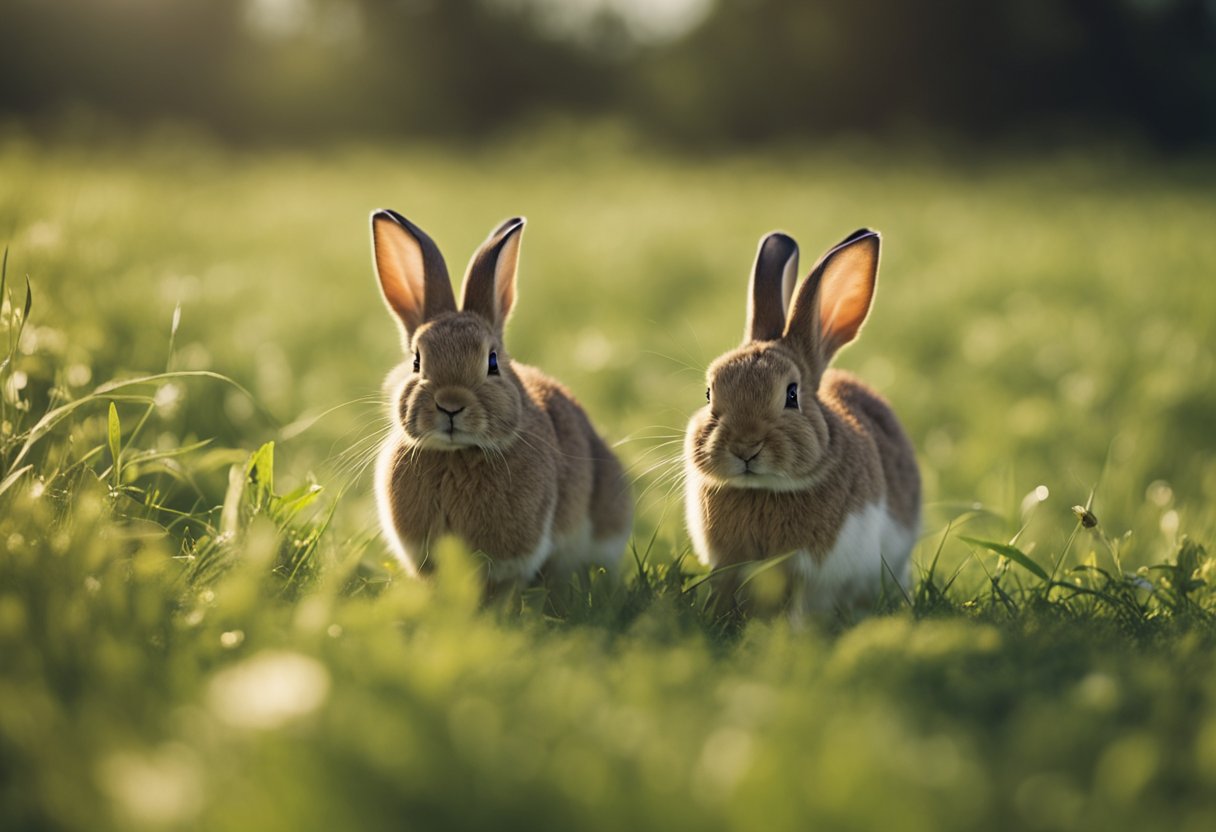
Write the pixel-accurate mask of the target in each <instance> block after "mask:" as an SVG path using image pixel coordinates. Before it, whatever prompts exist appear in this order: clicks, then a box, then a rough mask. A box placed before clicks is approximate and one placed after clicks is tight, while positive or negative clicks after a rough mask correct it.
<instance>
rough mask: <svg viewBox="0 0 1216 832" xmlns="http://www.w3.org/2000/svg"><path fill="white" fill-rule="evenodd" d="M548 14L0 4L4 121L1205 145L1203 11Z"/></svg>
mask: <svg viewBox="0 0 1216 832" xmlns="http://www.w3.org/2000/svg"><path fill="white" fill-rule="evenodd" d="M561 2H562V0H0V31H2V32H3V33H4V40H3V42H4V46H3V48H0V117H3V118H5V119H10V120H11V119H14V118H19V119H23V120H27V121H31V120H32V121H34V122H38V121H45V120H51V121H53V120H54V119H56V118H59V117H61V116H62V115H63V114H64V113H71V112H74V111H78V110H84V111H93V112H99V113H104V114H107V115H111V116H114V117H117V118H119V119H121V120H123V121H128V122H132V123H140V122H145V121H152V120H159V119H165V118H169V119H181V120H186V121H191V122H198V123H201V124H203V125H205V126H207V127H208V128H209V129H211V130H213V131H214V132H216V133H217V134H219V135H221V136H225V137H227V138H230V139H235V140H248V139H258V140H263V139H265V140H282V139H291V140H304V141H308V140H314V139H321V138H327V137H334V136H350V135H368V136H386V135H387V136H422V137H428V136H429V137H458V138H465V137H468V138H480V137H483V136H487V135H493V134H494V133H496V132H497V131H500V130H502V129H504V128H510V127H513V126H517V125H518V124H520V123H522V122H526V121H528V120H529V119H535V118H537V117H541V116H545V115H552V114H556V115H562V116H570V117H574V118H580V117H587V116H603V117H609V118H621V119H624V120H627V121H630V122H632V123H634V124H635V125H636V126H637V127H638V129H639V130H640V131H641V132H642V133H644V134H648V135H652V136H656V137H660V138H663V139H665V140H669V141H673V142H678V143H683V144H691V145H697V146H714V145H724V144H738V143H749V142H760V141H770V140H787V139H799V140H801V139H814V138H817V137H824V136H832V135H834V134H842V133H847V134H858V133H861V134H872V135H878V136H882V135H895V134H899V133H901V132H907V131H916V132H921V133H929V134H939V133H940V134H942V135H949V136H962V137H966V138H971V139H975V140H980V141H988V140H994V139H995V140H1004V139H1008V138H1026V137H1033V136H1035V135H1051V134H1057V133H1060V132H1062V131H1063V132H1070V133H1074V134H1081V135H1087V134H1101V135H1104V136H1108V135H1110V134H1112V133H1115V134H1122V135H1127V136H1131V137H1135V138H1137V139H1144V140H1148V141H1151V142H1153V143H1155V144H1158V145H1161V146H1165V147H1175V146H1186V145H1191V146H1195V145H1200V146H1210V145H1212V144H1214V143H1216V0H992V1H991V2H976V0H915V2H909V0H717V2H716V3H710V4H709V6H708V10H707V12H706V14H705V15H704V16H703V17H702V19H701V20H700V21H699V22H698V23H696V25H694V26H692V27H691V28H689V29H688V30H687V31H685V32H683V33H681V34H679V35H678V36H675V37H672V38H668V39H665V40H661V41H658V42H655V41H650V40H646V39H640V38H638V37H637V36H636V35H635V29H634V28H633V27H631V26H630V24H629V20H628V19H627V17H626V13H625V12H624V11H622V10H621V9H620V8H617V7H614V6H613V5H611V4H610V3H606V4H604V5H603V6H602V7H600V10H599V12H598V13H596V14H593V15H590V16H588V17H587V18H586V20H585V21H584V25H583V26H582V27H581V28H580V29H579V30H578V31H577V32H572V31H571V30H570V29H568V28H565V29H559V28H558V27H555V26H554V25H552V22H553V11H554V9H555V8H556V4H560V3H561ZM584 2H585V0H584ZM655 2H656V3H657V2H661V0H655ZM642 5H644V4H642ZM634 8H635V10H636V9H637V8H641V6H640V5H639V4H634ZM635 13H636V11H635Z"/></svg>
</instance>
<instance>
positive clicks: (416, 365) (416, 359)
mask: <svg viewBox="0 0 1216 832" xmlns="http://www.w3.org/2000/svg"><path fill="white" fill-rule="evenodd" d="M420 370H422V359H421V358H419V357H418V352H417V350H415V351H414V372H415V373H417V372H419V371H420Z"/></svg>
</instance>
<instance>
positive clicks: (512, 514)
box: [372, 211, 632, 583]
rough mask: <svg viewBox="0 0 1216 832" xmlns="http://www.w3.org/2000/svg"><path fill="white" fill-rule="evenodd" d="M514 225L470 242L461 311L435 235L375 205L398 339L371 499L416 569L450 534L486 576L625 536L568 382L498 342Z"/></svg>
mask: <svg viewBox="0 0 1216 832" xmlns="http://www.w3.org/2000/svg"><path fill="white" fill-rule="evenodd" d="M523 227H524V221H523V219H520V218H516V219H510V220H507V221H506V222H504V223H502V224H501V225H500V226H499V227H498V228H497V229H495V230H494V232H493V233H492V234H491V235H490V237H489V238H488V239H487V240H486V242H485V243H484V244H483V245H482V246H481V247H480V248H479V249H478V250H477V252H476V253H475V254H474V255H473V259H472V261H471V262H470V263H469V268H468V272H467V274H466V275H465V280H464V286H463V290H462V298H461V305H460V308H459V309H457V307H456V300H455V297H454V295H453V293H452V286H451V283H450V281H449V279H448V272H447V265H446V264H445V262H444V259H443V256H442V255H441V254H440V253H439V249H438V248H437V247H436V245H435V243H434V242H433V241H432V240H431V238H430V237H428V236H427V235H426V234H425V233H423V231H422V230H421V229H419V228H418V227H417V226H415V225H414V224H413V223H411V222H410V221H409V220H407V219H405V218H404V217H402V216H401V215H400V214H397V213H395V212H393V211H377V212H375V213H374V214H373V215H372V243H373V249H374V258H375V267H376V274H377V277H378V278H379V281H380V288H381V291H382V293H383V296H384V300H385V302H386V303H387V305H388V307H389V309H390V311H391V312H392V313H393V314H394V315H395V316H396V318H397V320H398V322H399V323H400V325H401V328H402V335H403V344H404V346H405V349H406V362H405V363H404V364H403V365H402V366H401V367H400V368H398V370H397V371H395V372H394V374H393V376H391V377H390V378H391V379H392V383H393V388H394V389H393V390H392V413H391V419H392V425H393V427H392V432H391V434H390V436H389V438H388V439H387V440H386V441H385V443H384V445H383V447H382V449H381V452H380V457H379V461H378V464H377V466H376V497H377V501H378V504H379V509H380V519H381V525H382V527H383V530H384V534H385V536H386V538H387V539H388V541H389V543H390V544H391V546H392V548H393V550H394V551H395V553H396V554H397V555H398V557H399V558H400V560H401V563H402V564H403V565H404V566H405V568H406V570H407V571H409V572H410V573H411V574H418V573H420V572H426V571H428V570H429V567H430V565H431V561H430V557H429V556H430V549H431V547H432V546H433V545H434V544H435V542H436V541H437V540H438V539H439V538H440V537H443V536H445V535H453V536H455V537H457V538H458V539H460V540H461V541H463V542H464V544H465V545H467V546H468V547H469V548H470V549H473V550H476V551H478V552H480V553H482V554H483V555H485V557H486V558H487V561H488V567H489V569H488V572H489V574H488V580H489V581H490V582H491V583H498V582H504V581H516V580H518V581H529V580H531V579H533V578H534V577H535V576H536V574H537V573H538V572H539V571H540V569H541V568H542V567H546V566H548V567H550V568H553V569H557V570H569V569H573V568H576V567H579V566H581V565H584V564H593V563H594V564H600V565H605V566H613V565H614V564H615V563H616V561H617V560H619V558H620V556H621V554H622V552H623V551H624V547H625V542H626V539H627V538H628V536H629V531H630V526H631V521H632V504H631V498H630V489H629V486H628V483H627V482H626V481H625V478H624V472H623V471H622V468H621V466H620V463H619V462H618V461H617V459H616V457H615V456H614V455H613V453H612V451H611V450H610V449H609V448H608V446H607V445H606V444H605V443H604V441H603V439H601V438H600V436H599V434H597V433H596V431H595V429H594V428H593V427H592V425H591V422H590V420H589V419H588V418H587V415H586V414H585V413H584V412H583V409H582V408H581V407H580V406H579V404H578V403H577V402H576V401H575V400H574V398H573V397H572V396H571V395H570V393H569V391H567V390H566V389H565V388H564V387H562V386H561V385H560V384H558V383H557V382H556V381H553V380H552V379H550V378H548V377H547V376H545V375H544V374H543V373H541V372H540V371H539V370H536V369H534V368H532V367H528V366H525V365H523V364H519V363H516V362H515V361H513V360H511V358H510V356H509V355H508V353H507V351H506V347H505V346H504V343H503V328H504V326H505V324H506V320H507V316H508V315H510V313H511V309H512V307H513V306H514V303H515V278H516V266H517V264H518V260H519V250H520V239H521V235H522V232H523Z"/></svg>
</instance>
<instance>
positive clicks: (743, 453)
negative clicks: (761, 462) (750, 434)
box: [730, 442, 764, 462]
mask: <svg viewBox="0 0 1216 832" xmlns="http://www.w3.org/2000/svg"><path fill="white" fill-rule="evenodd" d="M763 449H764V443H763V442H749V443H740V444H738V445H735V446H734V447H732V448H731V449H730V452H731V453H732V454H734V455H735V456H737V457H739V459H741V460H743V461H744V462H751V461H752V460H754V459H755V458H756V457H758V456H760V451H762V450H763Z"/></svg>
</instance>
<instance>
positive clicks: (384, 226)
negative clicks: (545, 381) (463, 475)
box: [372, 210, 524, 451]
mask: <svg viewBox="0 0 1216 832" xmlns="http://www.w3.org/2000/svg"><path fill="white" fill-rule="evenodd" d="M523 228H524V220H523V218H522V217H515V218H512V219H509V220H507V221H505V222H503V223H502V224H501V225H499V226H498V227H497V228H496V229H494V231H493V232H492V233H491V234H490V236H489V238H487V239H486V241H485V242H484V243H483V244H482V245H481V247H480V248H478V250H477V251H476V252H475V253H474V255H473V258H472V260H471V261H470V262H469V267H468V271H467V273H466V274H465V278H464V286H463V289H462V292H461V305H460V308H459V309H457V307H456V299H455V297H454V296H453V294H452V285H451V283H450V281H449V279H448V270H447V264H446V263H445V262H444V259H443V255H442V254H440V252H439V248H438V247H437V246H436V245H435V243H434V242H433V241H432V240H431V238H430V237H428V236H427V235H426V233H424V232H423V231H422V230H421V229H420V228H418V227H417V226H415V225H414V224H413V223H411V222H410V221H409V220H407V219H406V218H405V217H403V216H401V215H400V214H398V213H396V212H394V211H388V210H381V211H376V212H375V213H373V214H372V245H373V254H374V259H375V265H376V274H377V277H378V278H379V281H380V289H381V292H382V294H383V296H384V300H385V303H386V304H387V305H388V307H389V310H390V311H391V312H392V313H393V315H394V316H395V317H396V318H397V321H398V323H399V324H400V326H401V333H402V344H403V346H404V348H405V352H406V360H405V362H404V363H403V364H402V365H401V366H400V367H399V368H398V369H397V370H396V371H395V372H394V374H393V376H392V377H391V378H392V382H391V383H392V388H393V389H392V396H393V401H394V411H393V412H394V413H395V414H396V417H397V419H398V421H399V422H400V425H401V428H402V430H403V431H404V433H405V436H406V438H407V439H408V440H409V441H410V442H412V443H415V444H417V445H419V446H422V447H425V448H429V449H433V450H447V451H454V450H460V449H462V448H468V447H479V448H496V447H502V446H504V445H506V444H508V443H510V442H511V441H512V440H513V439H514V438H515V437H516V435H517V432H518V428H519V424H520V420H521V418H522V410H523V399H524V392H523V389H522V387H521V384H520V381H519V379H518V378H517V377H516V375H515V373H514V371H513V369H512V366H511V360H510V357H509V355H508V354H507V351H506V347H505V346H504V344H503V328H504V326H505V324H506V321H507V317H508V316H509V315H510V313H511V309H512V307H513V306H514V303H515V275H516V268H517V265H518V262H519V249H520V240H521V237H522V232H523Z"/></svg>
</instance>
